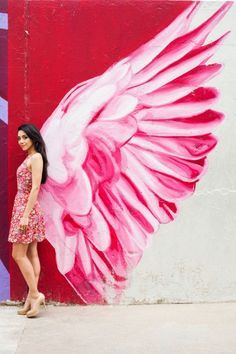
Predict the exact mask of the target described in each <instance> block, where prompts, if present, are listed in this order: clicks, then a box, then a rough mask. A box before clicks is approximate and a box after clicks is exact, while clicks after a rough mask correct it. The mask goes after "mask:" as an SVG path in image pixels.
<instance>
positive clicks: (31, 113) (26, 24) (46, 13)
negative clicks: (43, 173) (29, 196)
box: [8, 0, 189, 303]
mask: <svg viewBox="0 0 236 354" xmlns="http://www.w3.org/2000/svg"><path fill="white" fill-rule="evenodd" d="M187 5H189V1H172V2H171V1H147V0H146V1H133V0H132V1H125V0H123V1H120V0H116V1H112V2H110V1H108V0H107V1H106V0H96V1H95V0H94V1H60V0H58V1H23V0H17V1H15V0H9V62H8V64H9V136H8V146H9V148H8V164H9V170H8V175H9V180H8V181H9V183H8V197H9V221H10V216H11V210H12V205H13V199H14V196H15V193H16V179H15V174H16V168H17V166H18V165H19V164H20V163H21V161H22V160H23V158H24V155H23V153H22V152H21V151H20V149H19V148H18V145H17V139H16V137H17V127H18V125H20V124H21V123H22V122H29V121H31V122H33V123H35V124H36V125H37V126H38V127H39V128H41V126H42V124H43V122H44V121H45V120H46V119H47V118H48V116H49V115H50V114H51V112H52V111H53V110H54V108H55V107H56V106H57V103H58V102H59V100H60V99H61V98H62V97H63V96H64V94H65V93H66V92H67V91H68V90H70V89H71V88H72V87H73V86H74V85H76V84H77V83H79V82H80V81H83V80H86V79H88V78H90V77H93V76H96V75H99V74H101V73H102V72H103V71H104V70H105V69H107V68H108V67H109V66H110V65H111V64H113V63H114V62H116V61H117V60H119V59H121V58H123V57H125V56H126V55H128V54H129V53H130V52H131V51H133V50H134V49H136V48H137V47H138V46H139V45H141V44H143V43H145V42H146V41H148V40H149V39H151V38H152V37H153V36H154V35H155V34H157V33H158V32H159V31H160V30H161V29H162V28H164V27H165V26H166V25H167V24H168V23H169V22H171V21H172V20H173V19H174V18H175V17H176V16H177V14H178V13H179V12H181V11H182V10H183V9H184V8H186V6H187ZM55 139H56V137H55ZM10 251H11V250H10ZM39 254H40V259H41V265H42V270H41V278H40V284H39V287H40V290H41V291H43V292H45V294H46V297H47V299H48V300H49V299H52V300H55V301H60V302H70V303H83V301H82V300H81V299H79V297H78V295H77V294H76V293H75V292H74V290H73V289H72V288H71V287H70V285H69V284H68V283H67V281H66V279H65V278H64V277H63V276H62V275H61V274H60V273H59V272H58V270H57V268H56V263H55V254H54V250H53V248H52V247H51V245H50V244H49V243H48V242H47V241H44V242H43V243H42V244H39ZM10 272H11V299H12V300H18V299H19V300H20V299H21V298H22V297H23V296H25V295H26V291H27V287H26V285H25V282H24V280H23V278H22V276H21V274H20V272H19V270H18V268H17V266H16V265H15V263H14V261H13V260H12V259H11V263H10Z"/></svg>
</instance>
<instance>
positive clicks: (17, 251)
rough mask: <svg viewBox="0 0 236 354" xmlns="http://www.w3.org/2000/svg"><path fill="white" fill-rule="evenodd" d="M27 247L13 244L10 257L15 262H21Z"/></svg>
mask: <svg viewBox="0 0 236 354" xmlns="http://www.w3.org/2000/svg"><path fill="white" fill-rule="evenodd" d="M26 251H27V245H23V244H22V245H21V244H13V248H12V257H13V259H14V260H15V261H16V262H19V261H21V260H22V259H24V257H25V256H26Z"/></svg>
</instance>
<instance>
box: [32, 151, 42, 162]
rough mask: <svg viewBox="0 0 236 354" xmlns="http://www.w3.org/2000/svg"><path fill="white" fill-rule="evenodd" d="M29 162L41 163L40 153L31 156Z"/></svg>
mask: <svg viewBox="0 0 236 354" xmlns="http://www.w3.org/2000/svg"><path fill="white" fill-rule="evenodd" d="M30 160H31V162H32V161H43V157H42V155H41V154H40V152H36V153H35V154H33V155H32V156H31V158H30Z"/></svg>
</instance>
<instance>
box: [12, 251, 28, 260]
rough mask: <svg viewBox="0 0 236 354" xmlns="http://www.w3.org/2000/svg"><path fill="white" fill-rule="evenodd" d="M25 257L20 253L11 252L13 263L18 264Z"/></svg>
mask: <svg viewBox="0 0 236 354" xmlns="http://www.w3.org/2000/svg"><path fill="white" fill-rule="evenodd" d="M24 257H25V256H24V255H22V254H21V253H19V252H17V251H15V250H13V251H12V258H13V259H14V261H15V262H20V261H21V260H22V259H23V258H24Z"/></svg>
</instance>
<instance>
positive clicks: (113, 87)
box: [40, 2, 231, 304]
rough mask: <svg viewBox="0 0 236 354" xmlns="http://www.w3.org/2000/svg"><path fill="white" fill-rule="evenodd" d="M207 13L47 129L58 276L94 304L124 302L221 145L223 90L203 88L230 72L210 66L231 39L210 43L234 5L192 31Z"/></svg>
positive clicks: (95, 86) (74, 99) (153, 45)
mask: <svg viewBox="0 0 236 354" xmlns="http://www.w3.org/2000/svg"><path fill="white" fill-rule="evenodd" d="M198 6H199V4H195V3H191V5H190V6H189V7H188V8H187V10H185V11H184V12H182V13H181V14H180V15H179V16H178V17H177V18H176V19H175V20H174V21H173V22H172V23H171V24H170V25H169V26H168V27H167V28H165V29H164V30H163V31H162V32H161V33H159V34H158V35H157V36H156V37H155V38H153V39H152V40H151V41H150V42H148V43H146V44H144V45H143V46H142V47H140V48H139V49H137V50H136V51H135V52H134V53H132V54H131V55H130V56H129V57H127V58H125V59H123V60H122V61H120V62H118V63H117V64H115V65H114V66H112V67H111V68H109V69H108V70H107V71H106V72H105V73H104V74H103V75H101V76H99V77H96V78H93V79H91V80H88V81H86V82H83V83H81V84H79V85H77V86H76V87H74V88H73V89H72V90H71V91H70V92H69V93H68V94H67V95H66V96H65V97H64V98H63V99H62V101H61V102H60V104H59V105H58V107H57V108H56V110H55V111H54V112H53V113H52V115H51V117H50V118H49V119H48V120H47V121H46V123H45V124H44V126H43V128H42V135H43V137H44V139H45V141H46V144H47V149H48V158H49V163H50V165H49V179H48V181H47V183H46V185H45V186H44V187H43V188H42V190H41V193H40V201H41V204H42V206H43V207H44V209H45V212H46V221H47V236H48V240H49V241H50V243H51V244H52V245H53V247H54V248H55V251H56V260H57V266H58V269H59V271H60V272H61V273H62V274H63V275H64V276H65V278H66V279H67V281H68V282H69V283H70V284H71V286H72V287H73V288H74V289H75V291H76V292H77V293H78V295H79V296H80V297H81V298H82V299H83V300H84V302H85V303H87V304H91V303H111V302H112V303H117V302H119V301H120V296H121V294H122V291H123V290H124V289H125V287H126V286H127V281H128V276H129V273H130V272H131V271H132V270H133V269H134V268H135V267H136V265H137V264H138V262H139V261H140V259H141V257H142V255H143V252H144V249H145V248H146V247H147V245H148V244H149V241H150V238H151V235H152V234H153V233H154V232H155V231H157V230H158V227H159V225H160V224H164V223H168V222H170V221H172V220H173V219H174V218H175V216H176V213H177V204H178V202H179V201H180V200H183V199H185V198H187V197H189V196H190V195H191V194H192V193H193V192H194V189H195V185H196V183H197V182H198V181H199V179H200V178H201V176H202V175H203V173H204V172H205V170H206V166H207V164H206V162H207V160H206V157H207V155H208V153H209V152H210V151H211V150H212V149H213V148H214V146H215V145H216V143H217V140H216V138H215V137H214V136H213V135H212V130H213V129H214V128H215V127H216V126H217V125H218V124H219V123H220V122H221V121H222V119H223V114H222V113H220V112H217V111H215V110H213V109H212V106H213V104H214V103H215V102H216V101H217V99H218V91H217V90H216V89H215V88H213V87H204V86H203V84H204V83H205V82H206V81H207V80H209V79H211V78H212V77H213V76H215V75H216V74H218V73H219V71H220V69H221V65H219V64H210V65H207V64H206V63H207V61H208V59H209V58H210V57H211V56H212V55H213V54H214V53H215V51H216V50H217V48H218V47H219V46H220V44H221V43H222V41H223V39H224V37H225V35H223V36H222V37H220V38H219V39H217V40H215V41H213V42H211V43H208V44H204V43H205V40H206V38H207V36H208V35H209V33H210V32H211V31H212V29H213V28H214V27H215V25H216V24H217V23H218V22H219V21H220V19H221V18H222V17H223V16H224V15H225V13H226V12H227V11H228V9H229V7H230V6H231V3H229V2H227V3H225V4H224V5H223V6H222V7H221V8H220V9H219V10H218V11H217V12H216V13H215V14H213V15H212V16H211V17H210V18H209V19H208V20H207V21H205V22H204V23H202V24H201V25H200V26H199V27H197V28H196V29H194V30H191V31H189V30H188V28H189V25H190V22H191V19H192V17H193V15H194V13H195V11H196V10H197V8H198ZM57 141H58V143H57Z"/></svg>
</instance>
